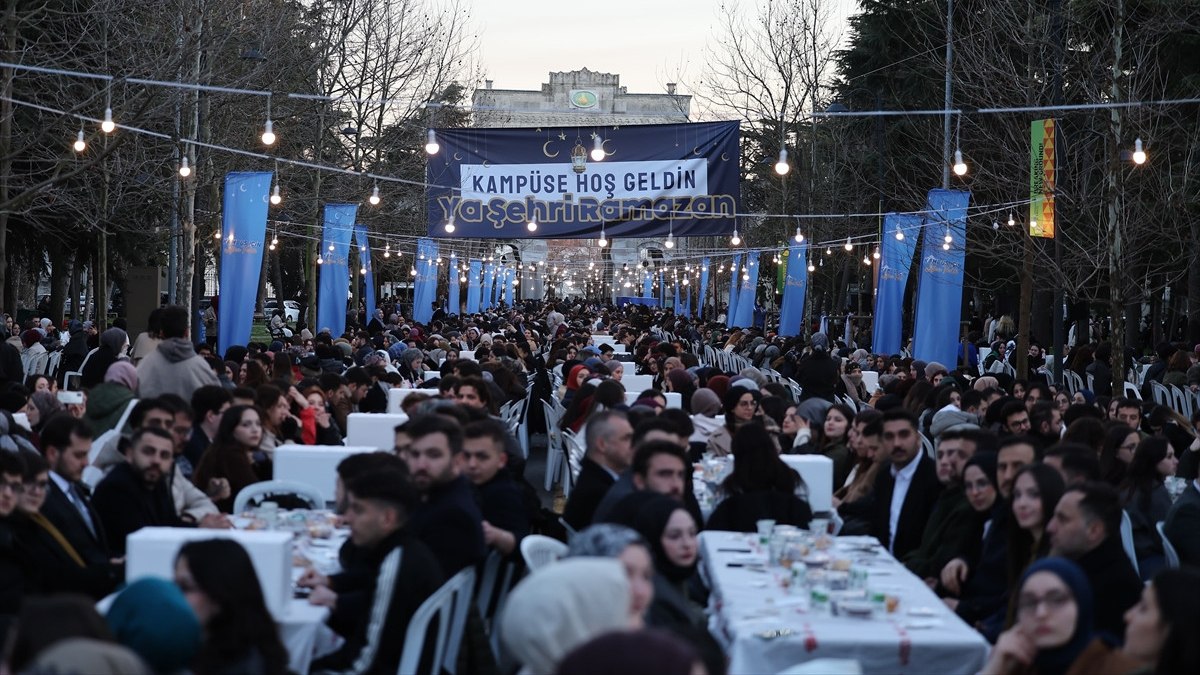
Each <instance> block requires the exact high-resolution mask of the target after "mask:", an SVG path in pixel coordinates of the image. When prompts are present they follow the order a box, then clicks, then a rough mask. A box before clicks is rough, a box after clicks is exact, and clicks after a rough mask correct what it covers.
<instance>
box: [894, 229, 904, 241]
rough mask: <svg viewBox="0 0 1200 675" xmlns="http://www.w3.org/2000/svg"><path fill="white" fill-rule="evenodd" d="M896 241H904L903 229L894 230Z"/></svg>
mask: <svg viewBox="0 0 1200 675" xmlns="http://www.w3.org/2000/svg"><path fill="white" fill-rule="evenodd" d="M896 241H904V230H896Z"/></svg>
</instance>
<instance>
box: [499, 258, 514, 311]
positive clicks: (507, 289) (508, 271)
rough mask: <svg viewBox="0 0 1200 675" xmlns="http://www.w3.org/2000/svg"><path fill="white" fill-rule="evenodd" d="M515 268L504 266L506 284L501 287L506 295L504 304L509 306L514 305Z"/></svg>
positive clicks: (504, 295)
mask: <svg viewBox="0 0 1200 675" xmlns="http://www.w3.org/2000/svg"><path fill="white" fill-rule="evenodd" d="M512 282H513V270H512V268H511V267H505V268H504V286H503V287H502V288H501V291H502V293H503V297H504V304H505V306H507V307H512V300H513V298H512V292H513V286H512Z"/></svg>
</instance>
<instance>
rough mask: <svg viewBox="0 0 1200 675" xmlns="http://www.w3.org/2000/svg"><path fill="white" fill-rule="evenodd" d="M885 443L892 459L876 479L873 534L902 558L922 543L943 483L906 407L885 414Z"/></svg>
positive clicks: (914, 420)
mask: <svg viewBox="0 0 1200 675" xmlns="http://www.w3.org/2000/svg"><path fill="white" fill-rule="evenodd" d="M883 444H884V448H885V450H886V451H887V453H888V456H889V458H890V460H891V462H890V463H889V465H888V466H887V467H885V468H884V470H882V471H880V472H879V476H878V477H877V478H876V479H875V517H874V520H873V522H872V532H871V533H872V534H873V535H875V537H877V538H878V539H879V541H880V543H882V544H883V545H884V546H886V547H888V550H889V551H891V552H892V555H894V556H896V558H898V559H903V558H904V556H905V555H907V554H908V553H909V552H910V551H912V550H913V549H915V548H917V547H918V546H920V545H921V533H922V531H924V529H925V524H926V523H927V522H928V521H929V516H930V514H931V513H932V512H933V506H934V504H936V503H937V499H938V495H940V494H941V492H942V484H941V483H940V482H938V478H937V470H936V469H934V466H933V460H932V459H930V458H929V457H926V456H925V453H924V452H922V451H921V436H920V434H919V433H917V418H916V416H915V415H913V414H912V413H911V412H909V411H907V410H905V409H903V408H893V409H891V410H889V411H887V412H885V413H884V414H883Z"/></svg>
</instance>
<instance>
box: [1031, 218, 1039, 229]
mask: <svg viewBox="0 0 1200 675" xmlns="http://www.w3.org/2000/svg"><path fill="white" fill-rule="evenodd" d="M1037 226H1038V224H1037V221H1036V220H1031V221H1029V229H1030V230H1034V229H1036V228H1037Z"/></svg>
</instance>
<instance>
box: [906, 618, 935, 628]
mask: <svg viewBox="0 0 1200 675" xmlns="http://www.w3.org/2000/svg"><path fill="white" fill-rule="evenodd" d="M943 625H945V622H943V621H942V620H941V619H913V620H911V621H905V622H904V627H905V628H907V629H909V630H929V629H932V628H941V627H942V626H943Z"/></svg>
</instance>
